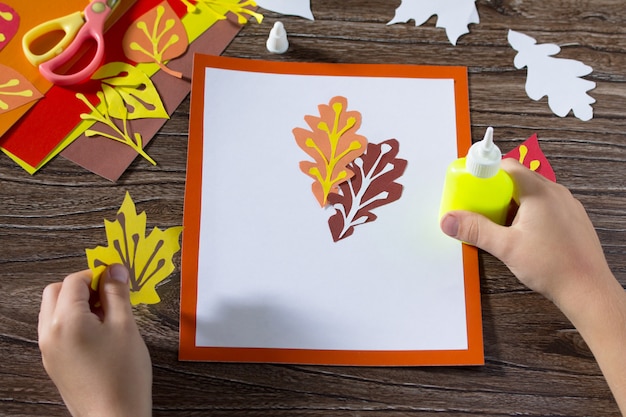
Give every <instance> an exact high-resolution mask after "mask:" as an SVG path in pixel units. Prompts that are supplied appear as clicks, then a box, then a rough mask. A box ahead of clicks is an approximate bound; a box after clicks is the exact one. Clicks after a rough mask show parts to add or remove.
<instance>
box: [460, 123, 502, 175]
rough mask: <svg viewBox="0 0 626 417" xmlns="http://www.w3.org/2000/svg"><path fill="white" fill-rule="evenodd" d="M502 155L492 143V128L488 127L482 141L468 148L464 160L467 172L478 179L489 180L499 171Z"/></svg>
mask: <svg viewBox="0 0 626 417" xmlns="http://www.w3.org/2000/svg"><path fill="white" fill-rule="evenodd" d="M501 160H502V153H501V152H500V148H498V147H497V146H496V144H495V143H494V142H493V127H491V126H489V127H488V128H487V131H486V132H485V136H484V137H483V140H481V141H480V142H476V143H475V144H473V145H472V146H471V147H470V150H469V152H468V153H467V158H466V168H467V170H468V171H469V172H470V173H471V174H472V175H474V176H475V177H479V178H490V177H493V176H494V175H496V173H497V172H498V170H499V169H500V161H501Z"/></svg>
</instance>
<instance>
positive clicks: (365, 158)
mask: <svg viewBox="0 0 626 417" xmlns="http://www.w3.org/2000/svg"><path fill="white" fill-rule="evenodd" d="M399 150H400V144H399V143H398V141H397V140H396V139H388V140H386V141H384V142H382V143H380V144H374V143H370V144H368V145H367V150H366V151H365V153H364V154H363V155H361V156H360V157H359V158H357V159H356V160H355V161H354V162H352V163H351V164H350V165H348V168H349V169H351V170H352V171H353V172H354V176H353V177H352V178H350V180H349V181H346V182H344V183H342V184H341V185H339V194H334V193H333V194H329V196H328V202H329V203H331V204H332V205H334V206H335V209H336V210H337V211H336V212H335V214H333V215H332V216H331V217H330V218H329V219H328V225H329V226H330V231H331V234H332V236H333V240H334V241H335V242H337V241H338V240H340V239H343V238H346V237H348V236H350V235H351V234H352V233H353V232H354V228H355V227H356V226H358V225H361V224H364V223H368V222H372V221H374V220H376V218H377V216H376V215H375V214H374V213H372V210H373V209H375V208H377V207H380V206H383V205H386V204H389V203H392V202H394V201H396V200H398V199H399V198H400V197H401V196H402V189H403V187H402V184H398V183H397V182H395V180H397V179H398V178H400V176H402V174H403V173H404V170H405V169H406V165H407V161H406V160H404V159H398V158H396V156H397V155H398V151H399Z"/></svg>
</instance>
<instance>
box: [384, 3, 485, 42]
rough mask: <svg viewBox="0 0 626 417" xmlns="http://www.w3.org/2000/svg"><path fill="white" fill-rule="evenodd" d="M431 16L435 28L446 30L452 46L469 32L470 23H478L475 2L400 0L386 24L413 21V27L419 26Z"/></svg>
mask: <svg viewBox="0 0 626 417" xmlns="http://www.w3.org/2000/svg"><path fill="white" fill-rule="evenodd" d="M433 15H437V27H438V28H441V27H442V28H445V29H446V35H448V40H449V41H450V43H451V44H452V45H456V41H457V40H458V39H459V37H461V35H464V34H466V33H468V32H469V28H468V26H469V25H470V23H480V18H479V16H478V10H476V4H475V0H402V3H401V4H400V6H398V8H397V9H396V14H395V16H394V18H393V19H391V21H389V23H387V24H388V25H391V24H393V23H399V22H408V21H409V20H411V19H413V20H415V26H421V25H423V24H424V23H425V22H426V21H427V20H428V19H430V17H431V16H433Z"/></svg>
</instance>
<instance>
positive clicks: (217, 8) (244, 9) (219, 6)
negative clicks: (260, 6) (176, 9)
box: [187, 0, 263, 25]
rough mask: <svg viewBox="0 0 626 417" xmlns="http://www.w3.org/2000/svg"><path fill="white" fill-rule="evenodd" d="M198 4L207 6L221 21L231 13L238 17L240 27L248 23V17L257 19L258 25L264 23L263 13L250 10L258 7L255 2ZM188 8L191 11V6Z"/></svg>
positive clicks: (201, 0)
mask: <svg viewBox="0 0 626 417" xmlns="http://www.w3.org/2000/svg"><path fill="white" fill-rule="evenodd" d="M198 4H204V5H206V6H207V8H208V9H209V11H210V12H211V13H213V14H215V16H216V17H217V18H218V19H220V20H224V19H226V14H227V13H228V12H231V13H233V14H234V15H235V16H237V21H238V22H239V24H240V25H243V24H245V23H247V22H248V16H252V17H253V18H255V19H256V21H257V23H261V22H262V21H263V15H262V14H261V13H257V12H255V11H254V10H251V9H249V8H248V7H256V5H257V4H256V2H255V1H253V0H198ZM187 8H188V10H189V6H187ZM194 10H195V9H194Z"/></svg>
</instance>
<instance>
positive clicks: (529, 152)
mask: <svg viewBox="0 0 626 417" xmlns="http://www.w3.org/2000/svg"><path fill="white" fill-rule="evenodd" d="M504 158H513V159H517V160H518V161H519V162H520V163H522V164H524V166H526V167H527V168H529V169H531V170H532V171H536V172H537V173H538V174H541V175H543V176H544V177H546V178H547V179H549V180H550V181H552V182H556V175H555V174H554V170H553V169H552V166H551V165H550V162H548V159H547V158H546V156H545V155H544V153H543V151H542V150H541V148H540V147H539V140H538V139H537V134H536V133H535V134H534V135H532V136H531V137H530V138H528V139H526V141H525V142H524V143H522V144H521V145H520V146H518V147H517V148H515V149H513V150H512V151H511V152H509V153H507V154H506V155H504Z"/></svg>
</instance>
